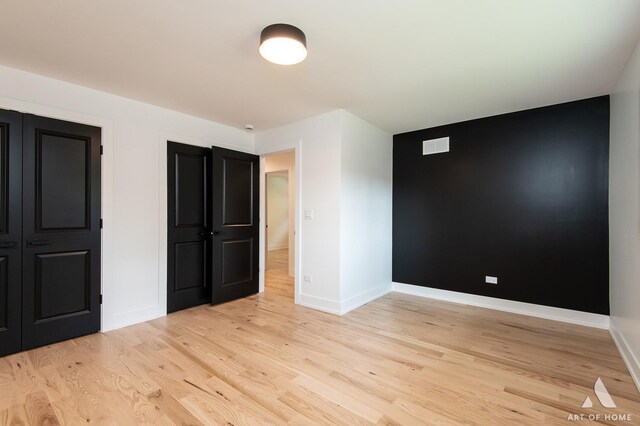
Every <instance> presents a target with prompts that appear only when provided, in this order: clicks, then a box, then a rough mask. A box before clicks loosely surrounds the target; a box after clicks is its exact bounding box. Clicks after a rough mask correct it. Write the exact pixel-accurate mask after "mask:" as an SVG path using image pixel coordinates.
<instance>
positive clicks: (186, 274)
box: [167, 142, 211, 312]
mask: <svg viewBox="0 0 640 426" xmlns="http://www.w3.org/2000/svg"><path fill="white" fill-rule="evenodd" d="M210 170H211V150H210V149H209V148H201V147H197V146H191V145H184V144H180V143H175V142H168V143H167V183H168V194H167V196H168V199H167V204H168V216H167V226H168V230H167V231H168V232H167V239H168V245H167V312H175V311H178V310H180V309H186V308H190V307H192V306H197V305H202V304H203V303H209V302H211V207H210V206H211V195H210V194H211V192H210V190H211V183H210V179H211V176H210Z"/></svg>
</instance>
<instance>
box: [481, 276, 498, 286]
mask: <svg viewBox="0 0 640 426" xmlns="http://www.w3.org/2000/svg"><path fill="white" fill-rule="evenodd" d="M484 282H486V283H487V284H498V277H490V276H489V275H487V276H485V277H484Z"/></svg>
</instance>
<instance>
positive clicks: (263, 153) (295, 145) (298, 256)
mask: <svg viewBox="0 0 640 426" xmlns="http://www.w3.org/2000/svg"><path fill="white" fill-rule="evenodd" d="M301 145H302V144H301V141H296V142H292V143H289V144H282V145H278V146H275V147H271V148H268V149H265V150H260V149H259V147H256V154H257V155H259V156H260V260H259V262H260V276H259V286H260V287H259V291H260V293H262V292H264V276H265V270H266V266H267V265H266V244H265V241H266V228H265V225H266V222H265V218H266V214H267V211H266V196H265V194H266V173H265V157H269V156H271V155H275V154H282V153H284V152H291V151H293V153H294V158H295V164H294V176H289V179H295V194H294V197H295V199H294V206H295V209H294V212H292V214H293V215H294V216H293V217H294V227H293V229H294V233H295V235H294V241H295V244H294V245H295V247H294V248H295V256H294V273H293V287H294V296H293V301H294V303H295V304H299V301H300V265H301V264H302V250H301V248H302V230H301V229H300V212H301V208H300V206H301V205H302V203H301V201H302V200H301V199H302V197H301V194H302V182H301V181H302V179H301V176H302V173H301V170H302V161H301V152H300V149H301ZM290 213H291V212H290Z"/></svg>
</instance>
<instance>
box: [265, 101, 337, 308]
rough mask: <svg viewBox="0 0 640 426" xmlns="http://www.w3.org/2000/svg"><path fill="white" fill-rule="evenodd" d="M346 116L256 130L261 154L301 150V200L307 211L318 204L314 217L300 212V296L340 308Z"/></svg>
mask: <svg viewBox="0 0 640 426" xmlns="http://www.w3.org/2000/svg"><path fill="white" fill-rule="evenodd" d="M340 116H341V112H340V111H333V112H330V113H326V114H323V115H319V116H316V117H313V118H310V119H307V120H303V121H299V122H296V123H293V124H290V125H287V126H282V127H278V128H275V129H271V130H267V131H263V132H258V133H256V135H255V147H256V153H257V154H260V155H263V154H272V153H277V152H282V151H288V150H291V149H295V150H296V159H295V161H296V169H297V170H298V173H299V176H298V178H299V182H300V185H299V186H298V187H297V191H296V193H297V194H298V198H297V200H298V203H299V207H300V210H302V212H303V211H304V210H313V219H300V217H302V216H304V215H303V213H299V225H298V226H297V227H296V232H297V235H296V237H297V240H296V244H297V250H298V256H297V259H298V270H297V278H298V281H297V282H296V294H295V298H296V302H297V303H300V304H303V305H306V306H311V307H314V308H317V309H322V310H325V311H329V312H334V313H338V312H339V311H340ZM289 176H290V178H291V175H289ZM303 275H312V277H313V281H312V282H305V281H304V280H302V279H301V278H302V276H303Z"/></svg>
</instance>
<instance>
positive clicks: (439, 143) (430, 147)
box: [422, 137, 449, 155]
mask: <svg viewBox="0 0 640 426" xmlns="http://www.w3.org/2000/svg"><path fill="white" fill-rule="evenodd" d="M443 152H449V137H446V138H438V139H430V140H427V141H422V155H431V154H442V153H443Z"/></svg>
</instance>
